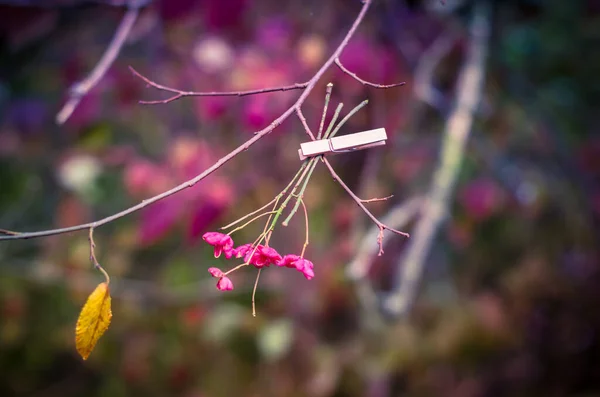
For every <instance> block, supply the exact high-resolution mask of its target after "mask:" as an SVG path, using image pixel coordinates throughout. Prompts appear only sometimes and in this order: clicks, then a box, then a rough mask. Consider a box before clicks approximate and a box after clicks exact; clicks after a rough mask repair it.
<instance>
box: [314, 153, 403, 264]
mask: <svg viewBox="0 0 600 397" xmlns="http://www.w3.org/2000/svg"><path fill="white" fill-rule="evenodd" d="M322 159H323V162H324V163H325V165H326V166H327V168H328V169H329V173H330V174H331V176H332V177H333V179H335V180H336V181H337V182H338V183H339V184H340V185H341V186H342V187H343V188H344V190H346V192H347V193H348V194H349V195H350V197H352V199H353V200H354V201H355V202H356V204H358V206H359V207H360V208H361V209H362V210H363V211H364V212H365V213H366V214H367V215H368V216H369V218H371V220H372V221H373V222H374V223H375V225H377V227H378V228H379V234H378V235H377V243H378V244H379V253H378V254H377V255H382V254H383V231H384V230H386V229H387V230H389V231H390V232H393V233H396V234H399V235H401V236H404V237H410V235H409V234H408V233H406V232H401V231H400V230H396V229H393V228H391V227H389V226H387V225H385V224H383V223H381V222H380V221H379V220H378V219H377V218H376V217H375V216H374V215H373V214H372V213H371V211H369V210H368V209H367V207H365V205H364V204H363V200H361V199H360V198H359V197H358V196H356V194H354V192H353V191H352V190H350V188H349V187H348V185H346V184H345V183H344V181H342V178H340V177H339V175H338V174H336V172H335V171H334V170H333V167H332V166H331V164H330V163H329V160H327V158H325V157H322Z"/></svg>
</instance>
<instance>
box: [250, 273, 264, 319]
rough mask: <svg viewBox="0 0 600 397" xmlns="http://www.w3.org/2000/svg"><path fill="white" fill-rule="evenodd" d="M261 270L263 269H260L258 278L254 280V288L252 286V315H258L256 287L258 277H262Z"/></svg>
mask: <svg viewBox="0 0 600 397" xmlns="http://www.w3.org/2000/svg"><path fill="white" fill-rule="evenodd" d="M261 270H262V269H258V273H257V274H256V280H255V281H254V288H252V317H256V299H255V298H256V288H257V287H258V279H259V278H260V272H261Z"/></svg>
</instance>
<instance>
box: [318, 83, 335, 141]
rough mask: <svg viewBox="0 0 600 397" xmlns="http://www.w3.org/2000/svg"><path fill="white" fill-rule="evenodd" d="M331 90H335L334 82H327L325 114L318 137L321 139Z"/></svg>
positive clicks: (322, 117)
mask: <svg viewBox="0 0 600 397" xmlns="http://www.w3.org/2000/svg"><path fill="white" fill-rule="evenodd" d="M331 91H333V84H331V83H327V87H326V88H325V106H323V115H322V116H321V124H319V133H318V134H317V139H321V134H323V125H324V124H325V116H327V107H328V106H329V100H330V99H331Z"/></svg>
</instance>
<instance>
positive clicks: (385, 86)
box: [335, 58, 406, 89]
mask: <svg viewBox="0 0 600 397" xmlns="http://www.w3.org/2000/svg"><path fill="white" fill-rule="evenodd" d="M335 64H336V65H337V66H338V67H339V68H340V69H341V71H342V72H344V73H346V74H347V75H348V76H350V77H352V78H353V79H354V80H356V81H358V82H359V83H361V84H362V85H367V86H369V87H373V88H381V89H386V88H393V87H400V86H402V85H405V84H406V82H405V81H403V82H401V83H395V84H376V83H371V82H369V81H366V80H363V79H361V78H360V77H358V76H357V75H356V73H352V72H351V71H349V70H348V69H346V67H345V66H344V65H342V62H341V61H340V58H336V59H335Z"/></svg>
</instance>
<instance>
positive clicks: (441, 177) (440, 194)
mask: <svg viewBox="0 0 600 397" xmlns="http://www.w3.org/2000/svg"><path fill="white" fill-rule="evenodd" d="M489 14H490V6H489V3H488V2H483V1H481V2H478V3H477V5H476V7H475V14H474V16H473V21H472V23H471V31H470V35H471V44H470V48H469V52H468V54H467V59H466V60H465V63H464V65H463V67H462V69H461V71H460V74H459V78H458V86H457V87H458V88H457V100H456V104H455V106H454V109H453V110H452V112H451V113H450V115H449V118H448V122H447V123H446V126H445V131H444V144H443V147H442V154H441V159H440V163H439V166H438V168H437V170H436V172H435V175H434V177H433V181H432V184H431V187H430V189H429V193H428V196H427V198H426V199H425V200H424V203H423V209H422V212H421V213H422V216H421V217H420V219H419V222H418V223H417V225H416V227H415V232H414V238H412V239H411V241H410V242H409V246H408V247H407V249H406V251H405V254H404V255H403V256H402V257H401V258H400V260H399V262H400V263H401V264H402V266H401V267H400V268H401V271H398V272H397V274H396V278H395V288H394V290H393V291H392V292H391V293H390V294H389V296H387V298H386V299H385V300H384V302H383V304H384V308H385V310H386V311H387V312H388V313H389V314H390V315H393V316H399V315H403V314H406V313H407V312H408V311H409V310H410V308H411V307H412V303H413V301H414V299H415V296H416V293H417V290H418V286H419V283H420V280H421V277H422V274H423V268H424V263H425V259H426V258H427V254H428V253H429V250H430V249H431V245H432V244H433V239H434V237H435V235H436V232H437V229H438V228H439V226H440V224H441V223H442V221H443V219H444V217H445V215H446V211H447V208H448V202H449V201H450V197H451V195H452V192H453V190H454V185H455V183H456V179H457V177H458V172H459V170H460V165H461V160H462V158H463V156H464V150H465V146H466V142H467V139H468V137H469V133H470V131H471V127H472V125H473V116H474V113H475V111H476V109H477V106H478V105H479V102H480V100H481V93H482V89H483V88H482V87H483V83H484V77H485V73H484V67H485V58H486V54H487V47H488V39H489V34H490V16H489Z"/></svg>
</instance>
